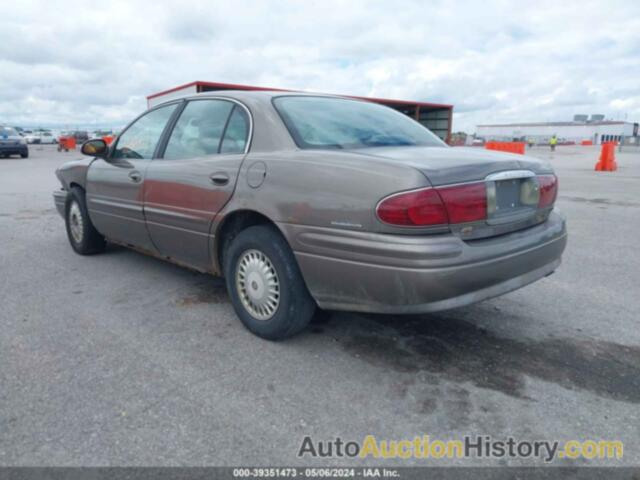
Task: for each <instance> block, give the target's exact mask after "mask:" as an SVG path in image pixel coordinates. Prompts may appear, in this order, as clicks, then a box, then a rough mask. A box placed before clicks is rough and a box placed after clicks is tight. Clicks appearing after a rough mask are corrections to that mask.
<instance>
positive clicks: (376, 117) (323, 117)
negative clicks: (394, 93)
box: [273, 96, 446, 149]
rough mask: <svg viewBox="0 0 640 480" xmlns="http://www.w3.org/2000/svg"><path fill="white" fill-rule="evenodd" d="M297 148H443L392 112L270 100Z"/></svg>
mask: <svg viewBox="0 0 640 480" xmlns="http://www.w3.org/2000/svg"><path fill="white" fill-rule="evenodd" d="M273 104H274V105H275V107H276V109H277V110H278V112H279V113H280V116H281V117H282V119H283V121H284V123H285V125H286V126H287V128H288V129H289V132H290V133H291V136H292V137H293V139H294V141H295V142H296V144H297V145H298V146H299V147H300V148H323V149H329V148H345V149H346V148H367V147H389V146H437V147H442V146H445V145H446V144H445V143H444V142H442V140H440V139H439V138H438V137H437V136H436V135H434V134H433V133H431V132H430V131H429V130H428V129H427V128H426V127H424V126H422V125H421V124H419V123H418V122H416V121H414V120H412V119H411V118H409V117H407V116H406V115H404V114H402V113H400V112H397V111H395V110H393V109H392V108H389V107H385V106H382V105H378V104H376V103H371V102H364V101H357V100H349V99H343V98H332V97H313V96H282V97H276V98H274V99H273Z"/></svg>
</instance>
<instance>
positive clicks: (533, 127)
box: [476, 115, 638, 144]
mask: <svg viewBox="0 0 640 480" xmlns="http://www.w3.org/2000/svg"><path fill="white" fill-rule="evenodd" d="M553 135H555V136H556V137H558V139H559V140H560V141H561V142H562V141H566V142H575V143H580V142H582V141H592V142H593V143H594V144H599V143H603V142H608V141H618V142H619V141H622V140H623V139H625V141H626V142H628V143H637V142H638V124H637V123H632V122H625V121H613V120H604V116H603V115H592V116H591V118H590V119H588V117H587V115H576V116H575V117H574V121H572V122H544V123H505V124H495V125H478V127H477V130H476V136H478V137H480V138H484V139H485V140H499V141H500V140H506V141H513V140H533V141H535V142H536V143H547V142H548V141H549V139H550V138H551V137H552V136H553Z"/></svg>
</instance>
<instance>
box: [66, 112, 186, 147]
mask: <svg viewBox="0 0 640 480" xmlns="http://www.w3.org/2000/svg"><path fill="white" fill-rule="evenodd" d="M176 107H177V104H173V105H167V106H166V107H161V108H157V109H156V110H152V111H150V112H149V113H147V114H145V115H144V116H143V117H140V118H139V119H138V120H136V122H135V123H134V124H133V125H131V126H130V127H129V128H127V130H125V132H124V133H123V134H122V135H120V137H119V138H118V144H117V145H116V148H115V150H114V152H113V156H112V158H132V159H133V158H137V159H144V158H151V157H153V153H154V152H155V150H156V146H157V145H158V140H159V139H160V135H162V131H163V130H164V127H165V126H166V124H167V122H168V121H169V118H171V114H172V113H173V112H174V110H175V109H176ZM77 133H79V132H76V134H77Z"/></svg>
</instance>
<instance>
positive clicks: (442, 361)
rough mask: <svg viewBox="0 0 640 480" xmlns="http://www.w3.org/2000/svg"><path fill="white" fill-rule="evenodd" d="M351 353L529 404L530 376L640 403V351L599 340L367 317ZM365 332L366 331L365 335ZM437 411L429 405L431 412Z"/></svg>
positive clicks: (438, 320) (350, 341) (447, 321)
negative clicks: (508, 335) (523, 335)
mask: <svg viewBox="0 0 640 480" xmlns="http://www.w3.org/2000/svg"><path fill="white" fill-rule="evenodd" d="M365 319H366V320H367V322H366V323H367V326H366V331H364V329H362V331H352V332H351V334H350V335H348V336H347V337H346V338H344V339H343V341H341V342H340V343H342V344H343V346H344V348H345V349H346V351H347V352H349V353H351V354H353V355H355V356H358V357H359V358H361V359H363V360H364V361H366V362H368V363H370V364H373V365H376V366H380V367H385V368H391V369H393V370H395V371H398V372H406V373H411V374H416V373H418V372H425V373H430V374H436V375H438V376H442V377H445V378H447V379H449V380H451V381H454V382H471V383H472V384H474V385H475V386H477V387H480V388H487V389H491V390H495V391H499V392H502V393H504V394H506V395H509V396H512V397H516V398H520V399H528V397H527V395H526V392H525V390H526V386H525V377H527V376H528V377H532V378H538V379H540V380H544V381H547V382H553V383H555V384H558V385H561V386H563V387H565V388H568V389H581V390H587V391H590V392H592V393H594V394H596V395H599V396H601V397H605V398H609V399H613V400H619V401H624V402H630V403H640V348H639V347H636V346H625V345H621V344H617V343H611V342H606V341H598V340H592V339H573V338H551V339H545V340H540V341H536V340H530V339H529V340H526V341H525V340H515V339H512V338H505V337H500V336H497V335H496V334H494V333H493V332H491V331H489V330H487V329H484V328H481V327H479V326H476V325H474V324H472V323H470V322H467V321H464V320H460V319H456V318H452V317H446V316H440V315H430V316H428V317H392V316H377V315H371V316H365ZM358 330H360V329H358ZM430 407H431V406H430V405H428V404H427V405H424V408H425V410H429V409H430Z"/></svg>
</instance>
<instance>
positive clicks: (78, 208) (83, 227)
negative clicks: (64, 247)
mask: <svg viewBox="0 0 640 480" xmlns="http://www.w3.org/2000/svg"><path fill="white" fill-rule="evenodd" d="M78 220H81V222H79V221H78ZM65 225H66V228H67V237H68V238H69V243H70V244H71V248H73V250H74V251H75V252H76V253H78V254H80V255H93V254H95V253H100V252H102V251H103V250H104V249H105V246H106V242H105V239H104V237H103V236H102V235H100V233H99V232H98V231H97V230H96V228H95V227H94V226H93V223H92V222H91V219H90V218H89V214H88V213H87V205H86V202H85V195H84V191H83V190H82V189H81V188H78V187H73V188H72V189H71V190H70V191H69V193H68V194H67V201H66V205H65ZM72 225H73V226H72ZM74 227H78V228H76V229H75V230H74Z"/></svg>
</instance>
